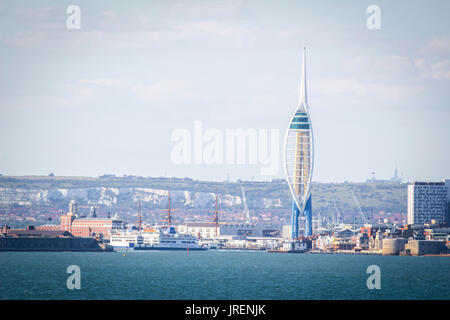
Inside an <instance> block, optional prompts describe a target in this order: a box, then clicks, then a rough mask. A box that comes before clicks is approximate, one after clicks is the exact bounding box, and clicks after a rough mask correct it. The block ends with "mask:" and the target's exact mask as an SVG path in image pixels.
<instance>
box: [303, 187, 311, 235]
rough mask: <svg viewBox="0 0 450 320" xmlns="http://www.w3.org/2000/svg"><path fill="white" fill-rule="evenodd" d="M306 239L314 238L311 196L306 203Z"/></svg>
mask: <svg viewBox="0 0 450 320" xmlns="http://www.w3.org/2000/svg"><path fill="white" fill-rule="evenodd" d="M303 214H304V215H305V237H309V236H312V204H311V195H309V198H308V201H306V206H305V211H304V213H303Z"/></svg>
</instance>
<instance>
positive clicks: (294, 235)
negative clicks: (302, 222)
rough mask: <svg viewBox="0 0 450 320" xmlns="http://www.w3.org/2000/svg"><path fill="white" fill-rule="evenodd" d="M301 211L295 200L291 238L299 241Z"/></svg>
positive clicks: (293, 202)
mask: <svg viewBox="0 0 450 320" xmlns="http://www.w3.org/2000/svg"><path fill="white" fill-rule="evenodd" d="M299 216H300V210H299V208H298V206H297V203H296V202H295V200H293V201H292V223H291V238H292V239H298V225H299Z"/></svg>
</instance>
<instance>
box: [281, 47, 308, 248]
mask: <svg viewBox="0 0 450 320" xmlns="http://www.w3.org/2000/svg"><path fill="white" fill-rule="evenodd" d="M308 109H309V107H308V99H307V94H306V48H304V49H303V63H302V77H301V85H300V100H299V103H298V106H297V108H296V110H295V112H294V114H293V116H292V118H291V122H290V124H289V127H288V130H287V132H286V136H285V143H284V165H285V174H286V180H287V182H288V185H289V190H290V192H291V195H292V198H293V202H292V218H291V226H292V228H291V238H292V239H298V238H299V217H300V216H301V215H302V216H304V217H305V232H304V235H305V236H311V235H312V205H311V194H310V189H311V179H312V173H313V164H314V150H313V145H314V143H313V132H312V125H311V119H310V117H309V113H308Z"/></svg>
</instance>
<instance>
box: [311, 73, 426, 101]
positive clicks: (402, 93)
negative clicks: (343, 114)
mask: <svg viewBox="0 0 450 320" xmlns="http://www.w3.org/2000/svg"><path fill="white" fill-rule="evenodd" d="M311 87H312V92H314V93H315V94H317V95H319V96H320V95H326V96H333V95H345V99H347V100H349V101H360V102H366V103H370V102H375V101H380V100H383V101H386V100H389V101H393V102H397V101H402V100H405V99H409V98H411V97H412V96H414V95H417V94H419V93H421V92H423V90H424V87H423V86H420V85H407V84H391V83H373V82H370V81H367V80H363V79H360V78H355V77H344V78H328V79H321V80H319V81H318V82H317V83H314V84H313V85H311Z"/></svg>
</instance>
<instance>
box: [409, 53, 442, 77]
mask: <svg viewBox="0 0 450 320" xmlns="http://www.w3.org/2000/svg"><path fill="white" fill-rule="evenodd" d="M414 63H415V65H416V67H417V69H418V70H419V73H420V75H421V76H422V77H423V78H432V79H435V80H450V60H442V61H437V62H434V63H429V62H428V61H427V60H426V59H424V58H418V59H416V60H414Z"/></svg>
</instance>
